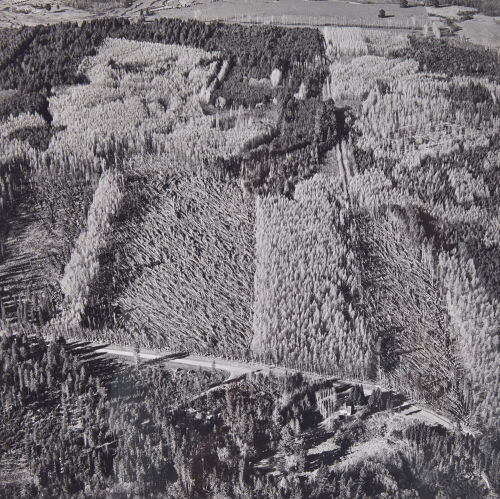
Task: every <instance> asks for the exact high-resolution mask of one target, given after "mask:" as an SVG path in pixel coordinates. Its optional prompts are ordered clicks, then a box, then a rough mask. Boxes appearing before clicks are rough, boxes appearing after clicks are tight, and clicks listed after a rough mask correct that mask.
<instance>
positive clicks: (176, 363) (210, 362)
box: [92, 344, 473, 433]
mask: <svg viewBox="0 0 500 499" xmlns="http://www.w3.org/2000/svg"><path fill="white" fill-rule="evenodd" d="M92 346H93V347H96V350H95V352H96V353H101V354H107V355H111V356H117V357H135V355H136V354H135V353H134V351H133V350H132V349H131V348H126V347H122V346H118V345H102V344H93V345H92ZM165 355H166V354H165V353H164V352H163V353H162V352H154V351H147V352H139V354H138V356H139V359H143V360H156V359H161V358H164V357H165ZM162 365H166V366H167V367H170V368H179V367H180V368H187V369H189V368H194V369H204V370H213V369H217V370H222V371H226V372H228V373H229V377H228V378H227V379H226V380H225V381H224V383H227V382H228V381H231V380H236V379H238V378H241V377H244V376H246V375H247V374H251V373H258V372H261V373H265V374H271V373H272V374H273V375H276V376H285V375H286V374H291V373H299V372H300V373H301V374H303V375H304V376H305V377H307V378H310V379H311V378H312V379H317V380H321V379H332V377H331V376H326V375H321V374H315V373H307V372H302V371H299V370H295V369H286V368H282V367H276V366H270V365H265V364H257V363H251V362H242V361H236V360H227V359H217V358H212V357H203V356H195V355H189V354H188V355H185V356H183V357H181V358H175V359H166V360H165V362H164V363H163V364H162ZM356 383H359V384H361V385H362V386H363V390H364V392H365V394H367V395H368V394H370V393H371V392H372V391H373V390H374V389H375V388H380V389H381V390H382V391H387V389H386V388H385V387H383V386H381V385H377V384H374V383H369V382H365V381H363V380H344V379H339V378H335V379H334V382H333V386H335V387H338V388H345V387H346V386H352V385H354V384H356ZM410 413H411V414H417V413H418V414H419V415H420V416H422V419H424V420H425V421H426V422H428V423H430V424H438V425H440V426H443V427H445V428H447V429H449V430H453V429H455V428H456V424H455V423H454V422H453V421H452V420H451V419H449V418H447V417H446V416H444V415H442V414H438V413H436V412H435V411H433V410H432V409H430V408H429V407H427V406H425V405H424V404H421V403H419V402H414V401H409V404H408V406H407V407H406V408H405V411H404V414H407V415H410ZM462 431H464V432H466V433H473V432H472V430H470V429H467V428H463V427H462Z"/></svg>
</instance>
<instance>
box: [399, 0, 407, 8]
mask: <svg viewBox="0 0 500 499" xmlns="http://www.w3.org/2000/svg"><path fill="white" fill-rule="evenodd" d="M399 6H400V7H401V8H402V9H406V8H407V7H408V0H399Z"/></svg>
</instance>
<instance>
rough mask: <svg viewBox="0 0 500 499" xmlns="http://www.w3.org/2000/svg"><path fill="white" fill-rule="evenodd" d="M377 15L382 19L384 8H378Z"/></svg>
mask: <svg viewBox="0 0 500 499" xmlns="http://www.w3.org/2000/svg"><path fill="white" fill-rule="evenodd" d="M378 17H380V19H383V18H384V17H385V10H384V9H380V10H379V11H378Z"/></svg>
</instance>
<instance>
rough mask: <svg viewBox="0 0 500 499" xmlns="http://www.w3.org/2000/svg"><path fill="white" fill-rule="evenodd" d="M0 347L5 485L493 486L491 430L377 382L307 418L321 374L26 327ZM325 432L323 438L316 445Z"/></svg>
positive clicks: (338, 491)
mask: <svg viewBox="0 0 500 499" xmlns="http://www.w3.org/2000/svg"><path fill="white" fill-rule="evenodd" d="M0 348H1V353H2V363H1V370H0V376H1V381H2V391H1V393H0V395H1V399H2V406H1V407H2V408H1V412H0V423H1V424H0V432H1V433H0V434H1V435H2V438H1V440H0V442H1V444H0V455H1V457H2V462H3V460H4V459H5V462H7V461H8V460H12V459H13V458H15V459H17V460H18V463H23V464H22V467H24V469H25V475H24V480H23V483H13V482H9V481H8V476H6V477H2V482H1V484H0V487H2V489H1V490H2V494H4V493H5V494H6V493H11V494H14V495H21V494H22V495H23V497H61V496H66V495H70V494H76V493H79V492H84V493H85V495H92V496H93V497H105V496H106V497H107V496H108V494H110V493H111V494H113V495H116V496H118V497H122V496H123V497H128V496H129V495H130V494H136V495H139V496H141V497H151V495H154V496H155V497H200V496H204V497H207V496H208V497H216V496H218V495H221V494H222V495H225V496H227V497H249V496H252V495H253V494H254V493H257V494H258V496H259V497H275V496H276V494H278V495H279V496H280V497H297V496H300V497H331V496H339V495H340V496H342V497H346V496H348V497H356V496H359V497H366V496H373V495H374V494H375V493H377V494H382V493H385V494H390V495H393V494H394V493H404V494H406V496H415V497H435V496H436V495H438V494H439V493H443V492H444V493H445V494H446V495H447V494H455V493H456V494H458V493H460V494H462V495H464V497H479V496H481V495H483V494H484V493H485V484H484V482H483V480H482V478H481V473H485V474H487V476H489V479H490V480H491V483H492V485H493V486H494V487H498V485H499V484H498V483H497V480H498V476H499V474H498V466H499V464H500V460H499V453H498V448H496V450H495V448H494V447H493V448H492V442H490V441H489V440H487V439H485V438H476V437H473V436H467V435H465V436H464V435H461V434H459V433H452V432H448V431H446V430H444V429H438V428H432V427H429V426H427V425H425V424H422V423H419V422H418V420H415V419H413V418H412V417H411V416H402V415H401V414H398V412H397V411H394V410H392V409H386V406H387V407H389V406H390V405H392V404H388V402H387V401H385V402H383V403H381V400H385V399H387V394H385V395H384V398H383V399H382V398H381V394H380V392H377V391H375V392H373V393H372V394H371V395H370V396H369V397H368V396H365V395H364V394H363V389H362V388H359V386H358V387H354V388H350V389H348V390H347V391H346V390H345V389H342V390H340V391H339V393H338V394H337V396H336V400H337V403H340V402H342V401H344V402H345V403H347V404H352V405H353V407H355V408H356V409H355V411H356V414H355V416H352V417H349V418H347V419H335V418H334V417H333V419H332V416H331V417H330V418H329V419H327V420H328V421H329V423H328V425H318V423H320V422H321V421H322V415H321V412H323V411H322V410H321V407H320V401H321V400H323V399H324V394H325V393H328V394H330V396H332V395H331V394H333V396H335V389H332V388H329V387H328V384H325V382H324V381H322V382H312V381H308V380H306V379H304V378H302V377H301V376H299V375H289V376H283V377H273V376H267V375H258V374H256V375H254V376H252V377H249V378H247V379H245V380H244V381H241V382H239V383H237V384H230V383H228V384H224V383H223V380H224V376H222V375H221V373H219V372H217V371H213V372H196V371H183V370H178V371H177V372H173V371H171V370H168V369H165V368H163V367H162V366H161V363H160V364H158V361H154V362H153V363H148V362H144V363H142V362H141V363H139V364H136V365H127V364H122V363H119V362H115V361H112V360H111V359H109V358H102V357H100V356H98V355H96V354H95V353H94V352H93V350H94V349H93V348H92V347H91V346H90V345H88V344H85V343H81V342H80V343H78V342H77V343H72V342H66V341H65V340H64V339H62V338H57V339H55V340H52V341H51V342H48V343H46V342H45V341H44V340H43V339H41V337H39V336H37V335H33V334H28V333H27V332H18V333H17V334H14V335H12V334H7V335H3V336H2V340H1V343H0ZM326 383H327V382H326ZM327 414H328V413H327ZM329 414H333V412H331V413H329ZM323 415H326V414H325V413H324V412H323ZM380 440H384V441H385V442H386V444H385V445H390V447H389V449H390V451H389V452H388V453H381V454H377V453H374V454H373V455H372V456H370V457H369V459H366V458H364V459H356V457H355V456H356V451H355V449H356V446H359V445H363V443H365V445H370V442H375V441H380ZM323 441H333V442H334V446H333V448H332V449H331V450H329V451H324V452H322V453H321V452H319V451H318V450H317V449H320V448H321V446H318V445H319V444H320V442H323ZM346 456H350V458H349V459H347V457H346ZM429 457H431V459H429ZM331 462H339V463H341V464H340V466H341V468H338V467H334V469H331V468H330V467H329V464H328V463H331ZM272 470H274V472H273V473H269V471H272ZM18 472H19V470H18ZM398 491H399V492H398Z"/></svg>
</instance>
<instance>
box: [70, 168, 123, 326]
mask: <svg viewBox="0 0 500 499" xmlns="http://www.w3.org/2000/svg"><path fill="white" fill-rule="evenodd" d="M122 182H123V180H122V178H121V176H120V175H119V174H118V173H117V172H115V171H111V170H108V171H106V172H104V173H103V174H102V175H101V179H100V180H99V184H98V186H97V189H96V191H95V193H94V199H93V201H92V205H91V206H90V210H89V214H88V217H87V228H86V230H85V231H84V232H82V234H81V235H80V237H79V238H78V239H77V241H76V244H75V248H74V250H73V253H72V255H71V260H70V261H69V263H68V264H67V265H66V268H65V269H64V276H63V278H62V279H61V290H62V292H63V293H64V298H65V303H64V309H63V322H66V323H68V324H69V325H77V324H79V322H80V321H81V319H82V317H83V315H84V313H85V306H86V305H87V300H88V298H89V295H90V291H91V285H92V282H93V281H94V280H95V279H96V277H97V275H98V273H99V255H100V253H101V252H102V251H103V250H104V249H105V247H106V244H107V242H108V240H109V238H110V231H111V223H112V220H113V218H114V217H115V216H116V215H117V214H118V210H119V208H120V204H121V201H122V197H123V188H122V187H121V183H122Z"/></svg>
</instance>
